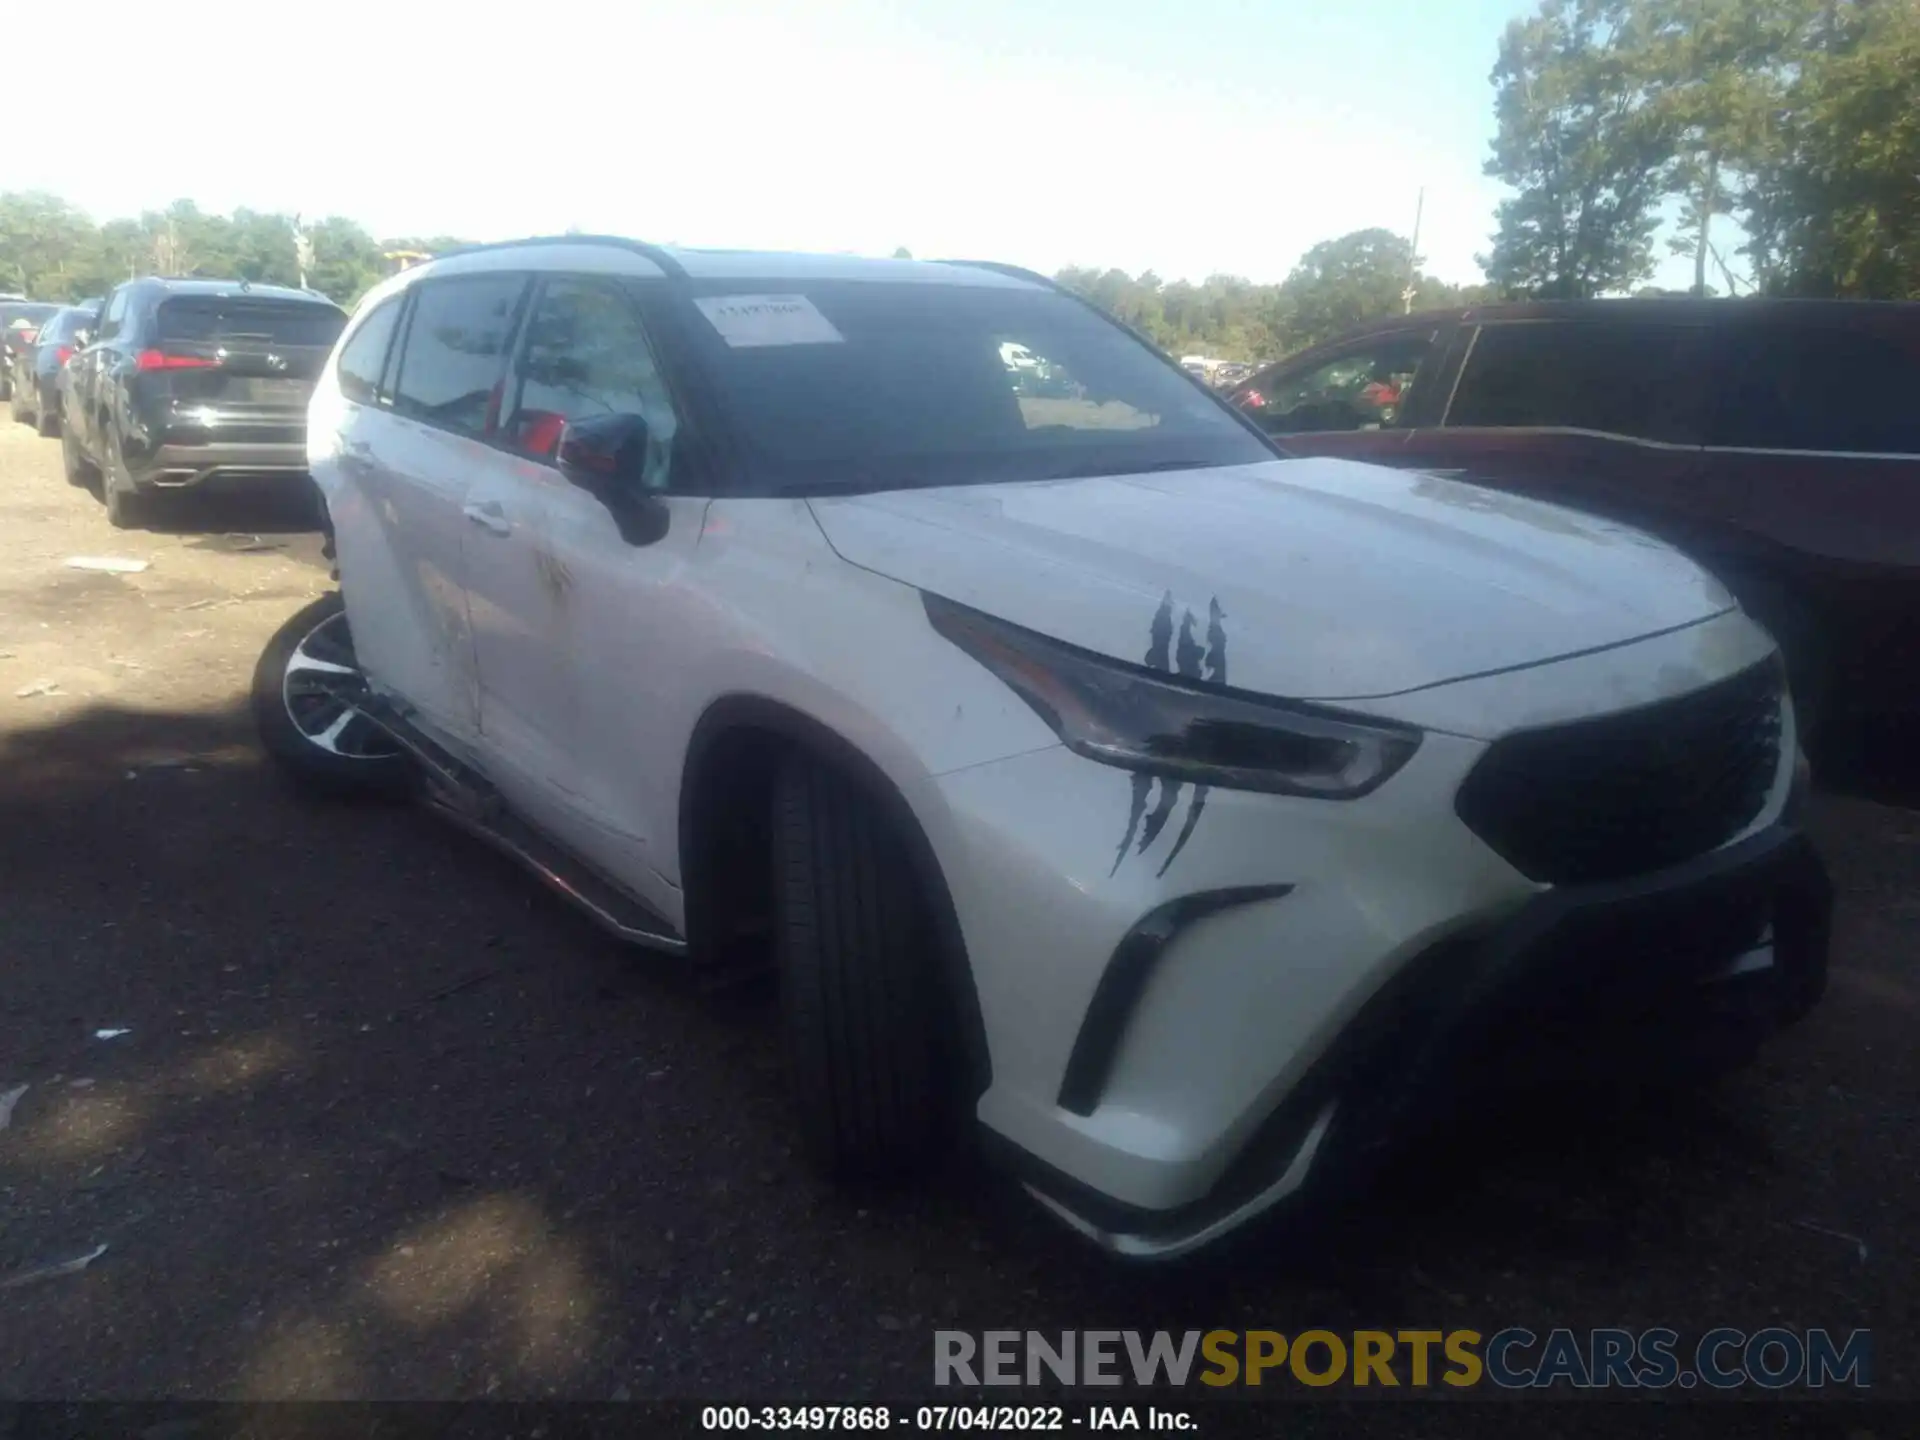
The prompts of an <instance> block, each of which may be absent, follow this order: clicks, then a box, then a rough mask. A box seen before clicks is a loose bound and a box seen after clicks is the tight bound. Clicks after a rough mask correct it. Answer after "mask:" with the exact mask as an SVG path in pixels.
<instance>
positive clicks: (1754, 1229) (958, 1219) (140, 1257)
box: [0, 427, 1920, 1402]
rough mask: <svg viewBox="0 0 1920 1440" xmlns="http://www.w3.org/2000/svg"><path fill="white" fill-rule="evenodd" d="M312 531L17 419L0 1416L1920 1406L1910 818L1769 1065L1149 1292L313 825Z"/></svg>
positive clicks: (0, 741) (634, 964)
mask: <svg viewBox="0 0 1920 1440" xmlns="http://www.w3.org/2000/svg"><path fill="white" fill-rule="evenodd" d="M289 523H290V522H289V519H288V517H287V516H286V515H280V516H279V517H278V518H276V517H275V515H274V514H273V513H272V512H266V513H264V514H262V513H259V512H257V511H256V513H255V514H252V515H247V514H244V513H242V512H241V511H239V510H237V509H235V508H232V507H228V508H227V509H224V510H223V509H221V508H220V507H212V508H208V507H200V508H198V509H196V510H195V511H193V512H191V513H190V514H188V515H185V516H183V517H182V520H181V522H180V524H179V525H178V526H177V527H176V530H177V533H168V534H143V535H134V536H125V535H119V534H116V533H114V532H112V531H110V530H109V529H108V528H107V526H106V522H105V520H104V518H103V516H102V515H101V512H100V509H99V506H98V504H97V503H96V502H95V501H94V500H93V499H91V498H90V497H89V496H88V495H87V494H86V493H84V492H83V491H80V490H75V489H70V488H69V487H68V486H67V485H66V484H65V483H64V482H63V481H62V479H61V476H60V467H59V458H58V447H57V445H55V444H54V443H53V442H51V441H44V440H39V439H37V438H35V437H34V436H33V435H32V434H31V433H30V432H28V431H27V430H26V429H24V428H21V427H4V428H0V816H4V824H0V945H3V946H4V948H3V949H0V967H4V968H3V969H0V977H3V978H0V1093H5V1092H8V1091H10V1090H12V1089H13V1088H14V1087H16V1086H19V1085H26V1086H27V1087H28V1088H27V1090H26V1092H25V1093H24V1095H22V1096H21V1097H20V1098H19V1100H18V1103H17V1105H16V1106H15V1107H14V1109H13V1112H12V1122H11V1126H10V1128H8V1129H7V1130H6V1131H5V1132H4V1133H0V1280H4V1278H5V1277H7V1276H11V1275H15V1274H17V1273H18V1272H20V1271H23V1270H25V1269H27V1268H29V1267H33V1266H36V1265H40V1264H43V1263H46V1262H49V1261H59V1260H65V1259H70V1258H73V1257H76V1256H80V1255H83V1254H86V1253H88V1252H90V1251H92V1250H94V1249H95V1248H96V1247H98V1246H101V1245H105V1246H106V1247H107V1248H106V1251H105V1253H104V1254H102V1255H101V1256H100V1258H99V1259H98V1260H97V1261H95V1262H94V1263H93V1264H92V1265H91V1266H90V1267H89V1268H87V1269H86V1270H85V1271H84V1272H83V1273H76V1274H69V1275H66V1276H63V1277H60V1278H54V1279H47V1280H44V1281H42V1282H40V1283H37V1284H33V1285H30V1286H23V1287H17V1288H11V1289H6V1290H0V1396H4V1397H7V1398H30V1397H41V1398H77V1397H129V1398H130V1397H146V1396H158V1395H173V1396H183V1397H198V1398H209V1397H239V1396H254V1397H266V1396H287V1395H302V1396H342V1397H346V1396H365V1397H396V1398H397V1397H422V1398H426V1397H473V1396H486V1395H493V1396H514V1395H548V1394H560V1395H568V1396H578V1397H588V1398H603V1399H604V1398H609V1397H625V1396H629V1395H630V1396H633V1397H636V1398H639V1397H646V1396H655V1395H659V1396H703V1397H706V1398H709V1399H732V1398H737V1397H742V1396H746V1395H769V1394H774V1395H785V1396H787V1397H789V1398H800V1399H805V1400H811V1401H814V1402H828V1401H854V1400H858V1399H868V1398H873V1397H876V1396H881V1395H888V1394H900V1395H903V1396H904V1395H912V1394H916V1393H922V1392H923V1390H924V1387H925V1386H926V1384H927V1381H928V1378H929V1375H930V1369H931V1352H932V1345H931V1339H930V1335H929V1332H930V1331H931V1330H933V1329H935V1328H947V1327H955V1328H967V1329H976V1330H977V1329H986V1328H992V1327H1008V1326H1012V1327H1020V1328H1029V1327H1031V1328H1041V1329H1053V1330H1059V1329H1067V1328H1094V1327H1099V1326H1114V1327H1140V1328H1153V1327H1157V1326H1171V1327H1177V1328H1187V1327H1198V1328H1211V1327H1227V1328H1242V1329H1245V1328H1254V1327H1272V1328H1275V1329H1280V1330H1283V1331H1297V1330H1299V1329H1301V1328H1306V1327H1309V1326H1323V1327H1327V1328H1331V1329H1333V1330H1336V1331H1338V1330H1343V1329H1351V1328H1355V1327H1383V1328H1389V1329H1392V1328H1398V1327H1405V1326H1411V1325H1422V1324H1424V1325H1428V1326H1434V1327H1445V1328H1453V1327H1457V1326H1462V1325H1470V1326H1473V1327H1475V1328H1478V1329H1480V1330H1482V1331H1491V1330H1494V1329H1497V1328H1500V1327H1502V1326H1504V1325H1510V1324H1525V1325H1528V1326H1530V1327H1532V1328H1533V1329H1535V1330H1536V1331H1545V1330H1546V1329H1548V1328H1550V1327H1552V1326H1556V1325H1569V1326H1576V1327H1588V1326H1595V1325H1627V1326H1646V1325H1656V1324H1665V1325H1671V1326H1673V1327H1675V1328H1677V1329H1679V1330H1681V1331H1682V1332H1683V1334H1697V1333H1698V1332H1700V1331H1703V1330H1705V1329H1707V1328H1710V1327H1712V1326H1715V1325H1733V1326H1739V1327H1743V1328H1748V1329H1753V1328H1758V1327H1760V1326H1762V1325H1766V1324H1775V1323H1779V1324H1788V1325H1796V1326H1815V1325H1826V1326H1831V1327H1838V1328H1840V1329H1842V1330H1846V1329H1850V1328H1853V1327H1858V1326H1868V1327H1871V1328H1872V1329H1873V1330H1874V1331H1875V1347H1874V1349H1875V1368H1874V1375H1873V1379H1874V1388H1875V1391H1876V1392H1877V1393H1878V1394H1879V1395H1882V1396H1886V1395H1896V1394H1897V1395H1906V1396H1909V1397H1912V1396H1915V1394H1916V1391H1920V1369H1917V1368H1916V1365H1915V1362H1914V1359H1913V1342H1914V1339H1915V1336H1916V1321H1915V1314H1914V1305H1915V1297H1916V1296H1920V1255H1917V1254H1916V1234H1917V1233H1920V1227H1916V1224H1915V1220H1916V1217H1920V1141H1917V1140H1916V1130H1915V1124H1914V1121H1915V1115H1916V1109H1917V1103H1920V1065H1917V1064H1916V1058H1915V1042H1914V1037H1915V1034H1916V1023H1917V1022H1920V960H1917V959H1916V956H1920V946H1917V945H1916V938H1917V937H1920V815H1916V814H1915V813H1914V812H1912V811H1909V810H1903V809H1898V808H1886V807H1881V806H1878V805H1875V804H1871V803H1868V802H1865V801H1861V800H1853V799H1845V800H1843V799H1838V798H1832V797H1828V798H1823V799H1822V801H1821V802H1820V805H1819V813H1818V829H1819V831H1820V832H1821V834H1822V835H1823V837H1824V838H1825V840H1826V841H1827V843H1828V846H1829V851H1830V855H1831V859H1832V862H1833V865H1834V867H1835V871H1836V877H1837V881H1838V885H1839V888H1840V894H1841V914H1840V920H1839V934H1838V942H1837V966H1838V969H1837V973H1836V977H1835V983H1834V986H1833V991H1832V993H1831V996H1830V999H1829V1001H1828V1003H1827V1004H1826V1006H1825V1007H1824V1008H1823V1009H1822V1011H1821V1012H1820V1013H1818V1014H1817V1015H1816V1016H1815V1017H1814V1018H1813V1019H1812V1020H1811V1021H1810V1022H1809V1023H1808V1024H1807V1025H1806V1026H1805V1027H1804V1028H1803V1029H1802V1030H1800V1031H1798V1032H1797V1033H1795V1034H1792V1035H1790V1036H1788V1037H1785V1038H1783V1039H1782V1040H1781V1041H1780V1042H1778V1043H1777V1044H1776V1045H1775V1046H1774V1047H1773V1048H1772V1049H1771V1050H1770V1051H1769V1052H1768V1054H1767V1056H1766V1057H1765V1059H1764V1061H1763V1062H1762V1064H1761V1065H1760V1066H1759V1067H1758V1068H1756V1069H1755V1070H1753V1071H1751V1072H1748V1073H1746V1074H1744V1075H1742V1076H1739V1077H1736V1078H1735V1079H1733V1080H1731V1081H1729V1082H1726V1083H1725V1084H1723V1085H1722V1086H1720V1087H1718V1088H1717V1089H1714V1090H1712V1091H1710V1092H1708V1093H1706V1094H1703V1095H1701V1096H1700V1097H1698V1098H1697V1099H1693V1100H1690V1101H1688V1102H1686V1103H1684V1104H1681V1105H1679V1106H1677V1107H1665V1108H1663V1109H1661V1110H1660V1111H1659V1112H1658V1113H1651V1114H1649V1113H1644V1112H1643V1113H1626V1114H1621V1115H1598V1116H1586V1115H1578V1116H1574V1115H1564V1114H1563V1115H1562V1116H1561V1117H1560V1121H1559V1122H1558V1123H1540V1122H1539V1121H1538V1120H1535V1121H1534V1122H1531V1123H1521V1122H1519V1121H1516V1120H1514V1119H1512V1118H1505V1119H1503V1118H1500V1117H1494V1116H1488V1117H1486V1118H1485V1120H1484V1121H1483V1123H1481V1124H1480V1125H1478V1126H1476V1127H1473V1128H1472V1130H1471V1132H1470V1133H1469V1134H1467V1135H1465V1136H1462V1137H1459V1138H1458V1139H1457V1140H1453V1141H1450V1142H1449V1144H1448V1145H1447V1147H1446V1148H1445V1149H1444V1151H1443V1152H1442V1153H1443V1154H1444V1155H1445V1156H1447V1157H1448V1163H1435V1162H1431V1161H1430V1162H1428V1163H1427V1164H1423V1165H1420V1166H1412V1167H1408V1168H1406V1169H1404V1170H1403V1171H1401V1172H1400V1173H1399V1174H1398V1176H1397V1177H1396V1179H1395V1180H1394V1182H1393V1183H1392V1184H1391V1185H1389V1186H1388V1187H1386V1189H1384V1190H1383V1191H1382V1192H1381V1193H1380V1194H1379V1195H1377V1196H1375V1197H1373V1198H1372V1199H1371V1200H1370V1201H1368V1202H1367V1203H1365V1204H1360V1205H1356V1206H1355V1207H1354V1209H1353V1211H1352V1213H1351V1214H1350V1215H1349V1216H1348V1218H1347V1220H1346V1222H1345V1223H1344V1224H1343V1225H1342V1226H1341V1227H1340V1228H1339V1229H1338V1231H1337V1232H1335V1233H1333V1234H1331V1235H1329V1236H1327V1237H1326V1238H1325V1240H1324V1242H1323V1243H1321V1244H1318V1245H1316V1246H1315V1247H1313V1253H1312V1255H1311V1257H1310V1258H1304V1259H1303V1258H1301V1257H1300V1256H1298V1255H1294V1254H1290V1253H1288V1252H1282V1251H1279V1250H1277V1249H1275V1250H1273V1251H1272V1252H1271V1254H1269V1253H1267V1252H1266V1251H1265V1250H1261V1249H1258V1248H1256V1249H1255V1250H1254V1251H1252V1252H1251V1253H1243V1254H1241V1255H1240V1256H1239V1257H1238V1259H1237V1260H1236V1261H1235V1263H1234V1264H1232V1265H1231V1266H1223V1265H1212V1266H1205V1267H1199V1268H1197V1269H1192V1270H1189V1271H1183V1272H1178V1273H1164V1272H1154V1273H1150V1274H1143V1273H1142V1272H1139V1271H1137V1270H1129V1269H1124V1268H1121V1267H1117V1266H1115V1265H1112V1264H1110V1263H1108V1262H1107V1261H1105V1260H1104V1259H1102V1258H1101V1257H1099V1256H1097V1255H1095V1254H1092V1253H1090V1252H1089V1251H1087V1250H1085V1249H1083V1248H1082V1247H1081V1246H1080V1245H1079V1244H1078V1243H1076V1242H1073V1241H1070V1240H1069V1239H1067V1238H1065V1237H1064V1236H1063V1235H1062V1234H1061V1233H1060V1232H1058V1231H1056V1229H1055V1228H1054V1227H1053V1226H1052V1225H1051V1224H1050V1223H1048V1222H1047V1221H1045V1220H1044V1219H1043V1218H1042V1217H1040V1216H1039V1215H1037V1214H1035V1213H1033V1212H1032V1211H1031V1210H1030V1209H1029V1208H1028V1207H1026V1206H1025V1205H1024V1204H1022V1203H1019V1201H1018V1199H1017V1197H1014V1196H1012V1195H1009V1194H1008V1193H1007V1192H1006V1191H1005V1190H1004V1189H1003V1188H1002V1187H1001V1186H1000V1185H999V1184H997V1183H996V1182H993V1181H991V1180H987V1179H981V1178H978V1177H976V1176H974V1175H973V1173H972V1172H971V1171H969V1170H967V1169H965V1168H964V1167H962V1168H960V1169H958V1170H957V1171H956V1174H955V1175H954V1176H953V1177H951V1178H949V1180H948V1181H947V1182H945V1183H944V1184H942V1185H940V1186H937V1187H933V1188H931V1189H929V1190H928V1191H926V1192H925V1193H920V1194H917V1195H915V1196H911V1197H901V1196H895V1197H891V1198H888V1197H879V1198H875V1197H868V1198H865V1199H862V1198H857V1197H849V1196H845V1195H841V1194H837V1193H835V1192H833V1191H830V1190H828V1189H827V1188H825V1187H824V1186H823V1185H821V1184H820V1183H818V1182H817V1181H816V1180H815V1179H814V1178H812V1176H811V1175H810V1174H809V1173H808V1171H807V1169H806V1168H805V1166H804V1165H803V1164H802V1162H801V1160H800V1159H799V1157H798V1156H796V1155H795V1153H794V1152H793V1150H792V1148H791V1146H790V1143H789V1139H790V1137H789V1135H788V1132H787V1112H786V1109H785V1107H784V1102H783V1096H782V1090H781V1082H780V1078H779V1072H778V1067H777V1063H776V1059H775V1046H774V1042H773V1037H772V1033H771V1019H770V1016H769V1015H768V1014H767V1012H766V1008H765V1005H764V1004H763V1003H759V1002H757V1001H755V1000H754V998H753V997H746V998H744V999H743V998H741V997H737V996H732V997H728V996H713V995H705V994H701V993H699V992H697V991H695V990H693V989H692V988H690V987H688V986H687V985H685V984H683V983H680V982H679V981H678V980H676V979H675V977H674V976H673V975H672V974H671V973H670V972H668V971H666V970H665V969H663V968H662V967H661V966H660V965H658V964H656V963H650V962H648V961H645V960H643V959H637V958H635V957H634V956H632V955H630V954H627V953H624V952H622V951H620V950H618V949H617V948H616V947H614V946H612V945H611V944H609V943H607V942H605V941H603V940H602V939H601V938H600V937H599V936H598V935H597V934H596V933H595V932H594V931H592V930H591V929H589V928H588V927H587V926H586V925H585V924H583V923H581V922H579V921H578V920H576V919H575V917H573V916H572V915H570V914H569V913H567V912H565V911H563V910H562V909H560V908H558V907H557V906H556V905H555V904H554V903H551V902H550V901H548V900H547V898H546V897H545V896H544V895H543V894H541V893H539V892H538V891H536V889H535V888H534V887H533V885H532V884H531V883H529V882H526V881H524V880H523V879H522V878H521V877H520V876H519V875H518V874H517V872H515V871H513V870H512V869H510V868H508V867H507V866H506V865H505V864H504V862H501V861H498V860H497V859H495V858H494V857H492V856H491V855H490V854H488V853H486V852H484V851H482V850H480V849H479V848H477V847H476V846H474V845H473V844H471V843H470V842H467V841H465V840H464V839H462V838H460V837H458V836H456V835H454V834H452V833H451V832H449V831H447V830H445V829H443V828H441V827H439V826H438V825H436V824H435V823H434V822H432V821H431V820H429V819H427V818H426V817H424V816H421V815H417V814H415V813H412V812H410V811H406V810H401V809H381V808H376V809H352V808H338V807H327V806H319V805H313V804H307V803H302V802H299V801H296V800H295V799H293V798H292V797H290V796H289V794H288V793H287V792H286V791H285V790H284V789H283V788H282V787H281V786H280V785H279V784H278V783H277V782H276V778H275V776H274V775H273V774H272V773H271V772H270V771H268V770H267V769H266V768H264V765H263V762H262V761H261V759H260V757H259V755H258V754H257V752H256V750H255V748H254V746H253V743H252V738H251V733H250V727H249V725H248V723H247V721H246V717H245V714H244V711H243V708H242V707H243V700H244V694H245V689H246V684H247V680H248V676H249V673H250V671H251V667H252V664H253V660H254V657H255V655H256V654H257V653H258V650H259V648H260V646H261V644H262V642H263V641H264V639H265V637H266V636H267V635H268V633H269V632H270V631H271V630H272V629H273V628H274V627H275V626H276V625H277V624H278V623H279V622H280V621H281V620H282V619H283V618H284V617H285V616H286V615H288V614H289V613H290V612H291V611H293V610H294V609H295V608H296V607H298V606H299V605H300V604H301V603H303V602H304V601H305V600H306V599H307V598H308V597H309V596H311V595H314V594H316V593H318V592H319V591H320V590H322V589H323V588H324V587H325V585H326V583H327V581H326V575H325V573H324V570H323V569H321V568H320V566H319V563H318V560H317V549H318V547H317V543H316V541H315V539H314V537H312V536H311V535H302V534H289V533H284V532H285V530H286V528H287V526H288V525H289ZM263 526H264V527H265V529H264V530H262V528H261V527H263ZM276 527H278V529H277V530H276ZM229 532H243V533H229ZM76 555H118V556H127V557H132V558H136V559H141V560H146V561H149V562H150V566H149V568H148V569H146V570H144V571H142V572H140V573H137V574H128V575H116V574H101V573H89V572H85V571H81V570H76V569H72V568H69V567H68V566H67V565H66V564H65V562H66V560H67V559H68V558H69V557H71V556H76ZM109 1031H111V1032H120V1031H124V1032H125V1033H115V1034H113V1036H112V1038H103V1034H104V1032H109ZM1453 1162H1458V1163H1453Z"/></svg>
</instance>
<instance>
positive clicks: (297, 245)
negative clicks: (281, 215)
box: [293, 215, 313, 290]
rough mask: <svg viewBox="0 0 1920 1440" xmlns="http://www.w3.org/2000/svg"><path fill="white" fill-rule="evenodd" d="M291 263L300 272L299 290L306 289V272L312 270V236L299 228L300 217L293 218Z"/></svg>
mask: <svg viewBox="0 0 1920 1440" xmlns="http://www.w3.org/2000/svg"><path fill="white" fill-rule="evenodd" d="M293 263H294V266H295V268H296V269H298V270H299V272H300V288H301V289H302V290H304V289H306V288H307V271H309V270H311V269H312V268H313V236H311V235H309V234H308V233H307V232H306V231H305V230H303V229H301V228H300V217H299V216H298V215H296V216H294V217H293Z"/></svg>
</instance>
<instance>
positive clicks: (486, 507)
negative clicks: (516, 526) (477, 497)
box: [460, 500, 513, 535]
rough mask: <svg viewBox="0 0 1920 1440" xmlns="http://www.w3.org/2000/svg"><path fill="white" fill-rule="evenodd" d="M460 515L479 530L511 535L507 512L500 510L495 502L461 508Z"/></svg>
mask: <svg viewBox="0 0 1920 1440" xmlns="http://www.w3.org/2000/svg"><path fill="white" fill-rule="evenodd" d="M460 513H461V514H463V515H465V516H466V517H467V519H469V520H471V521H472V522H473V523H474V524H476V525H478V526H479V527H480V528H481V529H483V530H487V531H491V532H492V533H493V534H495V535H511V534H512V533H513V522H512V521H510V520H508V519H507V512H506V511H504V510H502V509H501V508H500V503H499V502H498V501H497V500H486V501H482V502H480V503H479V504H476V505H465V506H462V507H461V511H460Z"/></svg>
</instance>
